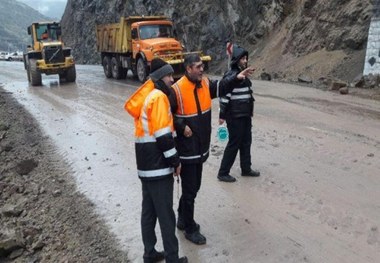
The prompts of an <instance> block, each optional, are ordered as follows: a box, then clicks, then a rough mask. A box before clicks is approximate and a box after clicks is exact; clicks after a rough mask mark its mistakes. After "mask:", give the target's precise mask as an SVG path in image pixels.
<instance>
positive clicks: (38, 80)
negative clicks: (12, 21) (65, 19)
mask: <svg viewBox="0 0 380 263" xmlns="http://www.w3.org/2000/svg"><path fill="white" fill-rule="evenodd" d="M28 34H29V35H30V36H31V38H32V44H31V45H29V46H28V49H27V52H26V53H24V67H25V69H26V71H27V76H28V81H29V82H30V83H31V84H32V86H39V85H42V77H41V74H46V75H53V74H58V75H59V81H60V82H62V81H64V80H65V81H67V82H75V79H76V70H75V63H74V58H73V57H72V55H71V48H68V47H65V45H64V43H63V41H62V37H61V25H60V23H58V22H40V23H33V24H32V25H31V26H29V27H28Z"/></svg>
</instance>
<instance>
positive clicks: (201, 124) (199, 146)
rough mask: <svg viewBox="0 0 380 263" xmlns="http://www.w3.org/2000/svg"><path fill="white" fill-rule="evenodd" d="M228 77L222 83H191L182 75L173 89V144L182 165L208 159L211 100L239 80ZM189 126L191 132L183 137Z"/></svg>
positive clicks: (206, 81)
mask: <svg viewBox="0 0 380 263" xmlns="http://www.w3.org/2000/svg"><path fill="white" fill-rule="evenodd" d="M236 75H237V74H235V75H231V76H229V77H228V78H224V79H223V80H221V81H212V80H209V79H208V78H205V77H204V78H203V79H202V81H201V82H200V83H194V82H192V81H191V80H189V78H188V77H187V76H186V75H185V76H183V77H182V78H180V79H179V80H178V81H177V82H176V83H175V84H173V86H172V88H173V90H174V92H175V94H176V96H175V100H176V103H175V104H176V105H175V107H173V110H174V112H175V114H174V119H175V128H176V131H177V137H176V145H177V149H178V152H179V157H180V159H181V163H199V162H204V161H206V160H207V158H208V156H209V149H210V141H211V100H212V99H213V98H216V97H220V96H224V95H225V94H227V93H228V92H231V90H232V87H233V85H236V83H238V82H239V81H238V80H237V79H236ZM186 125H187V126H189V127H190V129H191V130H192V132H193V135H192V136H191V137H185V136H184V135H183V131H184V128H185V126H186Z"/></svg>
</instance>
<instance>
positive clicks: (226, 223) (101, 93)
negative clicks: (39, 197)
mask: <svg viewBox="0 0 380 263" xmlns="http://www.w3.org/2000/svg"><path fill="white" fill-rule="evenodd" d="M0 82H1V83H3V86H4V87H3V88H4V89H5V90H6V91H7V92H12V95H13V96H14V97H15V98H16V99H17V101H18V102H19V103H20V104H22V105H23V106H24V107H25V108H26V109H27V110H28V111H29V112H30V113H31V114H32V115H33V116H34V117H35V118H36V119H37V121H38V122H39V124H40V125H41V127H42V129H43V131H44V132H45V133H46V134H47V135H48V136H49V137H51V138H52V140H53V141H54V143H55V145H56V147H57V150H58V152H59V154H60V155H61V156H62V160H64V161H66V162H67V163H69V164H70V166H71V168H72V170H73V171H75V172H74V174H73V178H74V180H75V181H76V184H77V185H78V189H79V191H81V192H82V193H84V194H85V195H86V196H87V197H88V198H89V199H90V200H91V201H92V202H93V203H95V207H96V212H97V213H98V214H100V216H101V217H103V218H104V219H105V221H106V222H107V224H108V225H109V226H110V228H111V229H112V232H113V233H114V234H115V235H116V237H117V238H118V241H119V246H120V247H121V248H122V249H123V250H125V251H127V252H128V257H129V259H130V260H131V262H142V253H143V246H142V241H141V235H140V223H139V222H140V221H139V220H140V211H141V208H140V206H141V184H140V181H139V179H138V178H137V175H136V165H135V157H134V142H133V138H134V137H133V129H134V128H133V127H134V126H133V120H132V118H131V117H130V116H129V115H128V114H127V113H126V112H124V110H123V104H124V101H125V99H126V98H128V97H129V96H130V95H131V94H132V93H133V92H134V91H135V90H136V89H137V87H138V85H139V83H138V82H136V81H133V80H131V79H127V80H120V81H116V80H112V79H106V78H105V76H104V74H103V71H102V68H101V67H100V66H81V65H78V66H77V82H76V83H75V84H64V83H63V84H60V83H59V81H58V77H57V76H43V86H41V87H31V86H29V85H28V82H27V81H26V73H25V71H24V69H23V65H22V63H17V62H14V63H7V62H0ZM254 85H255V94H256V95H255V97H256V104H255V116H254V120H253V145H252V161H253V167H254V168H255V169H258V170H260V171H261V177H259V178H246V177H244V178H243V177H241V176H240V169H239V165H238V164H239V160H238V159H237V160H236V162H235V165H234V167H233V169H232V171H231V174H232V175H233V176H236V178H237V182H236V183H232V184H229V183H223V182H219V181H218V180H217V178H216V176H217V171H218V168H219V164H220V160H221V157H222V154H223V149H224V147H225V143H221V142H218V141H217V140H216V129H217V127H218V125H217V122H218V116H217V113H218V110H217V109H218V103H217V101H216V100H215V101H214V104H213V107H214V108H213V136H212V138H213V141H212V146H211V156H210V158H209V160H208V161H207V163H206V164H205V165H204V173H203V181H202V187H201V190H200V192H199V195H198V197H197V199H196V211H195V218H196V220H197V222H198V223H199V224H200V225H201V228H202V233H203V234H204V235H205V236H206V237H207V244H206V245H203V246H196V245H193V244H191V243H189V242H188V241H187V240H186V239H185V238H184V236H183V233H182V232H180V231H178V232H177V236H178V238H179V242H180V255H186V256H187V257H188V258H189V262H202V263H203V262H336V263H338V262H355V263H356V262H378V260H379V258H380V233H379V232H380V229H379V228H380V202H379V200H380V158H379V157H380V103H379V101H376V100H370V99H365V98H361V97H358V96H352V95H340V94H337V93H332V92H327V91H321V90H317V89H313V88H307V87H299V86H294V85H289V84H280V83H273V82H262V81H254ZM174 189H175V190H174V203H175V205H174V206H175V207H174V208H175V209H176V207H177V204H178V196H179V195H180V193H179V192H178V191H179V190H178V188H177V185H175V188H174ZM78 231H80V230H78ZM158 248H162V244H161V239H160V238H159V242H158Z"/></svg>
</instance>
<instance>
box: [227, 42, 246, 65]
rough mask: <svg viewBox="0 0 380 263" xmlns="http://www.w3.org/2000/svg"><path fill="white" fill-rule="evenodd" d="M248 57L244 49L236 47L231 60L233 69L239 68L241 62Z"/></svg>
mask: <svg viewBox="0 0 380 263" xmlns="http://www.w3.org/2000/svg"><path fill="white" fill-rule="evenodd" d="M244 56H247V58H248V51H247V50H245V49H244V48H242V47H240V46H239V45H234V47H233V50H232V58H231V64H230V65H231V68H232V67H234V66H235V67H236V66H238V63H239V60H240V59H241V58H242V57H244Z"/></svg>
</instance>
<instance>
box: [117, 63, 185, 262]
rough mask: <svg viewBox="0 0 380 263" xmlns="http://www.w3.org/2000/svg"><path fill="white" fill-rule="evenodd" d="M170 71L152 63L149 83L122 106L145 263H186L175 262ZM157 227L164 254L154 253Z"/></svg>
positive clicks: (177, 167)
mask: <svg viewBox="0 0 380 263" xmlns="http://www.w3.org/2000/svg"><path fill="white" fill-rule="evenodd" d="M172 73H173V68H172V67H171V66H170V65H169V64H167V63H166V62H164V61H163V60H161V59H153V60H152V63H151V73H150V79H149V80H147V81H146V82H145V83H144V84H143V85H142V86H141V87H140V88H139V89H138V90H137V91H136V92H135V93H134V94H133V95H132V96H131V97H130V98H129V99H128V100H127V101H126V103H125V105H124V108H125V109H126V110H127V111H128V113H129V114H131V115H132V117H133V118H134V120H135V151H136V162H137V173H138V176H139V178H140V179H141V183H142V199H143V200H142V213H141V231H142V239H143V243H144V256H143V258H144V263H147V262H158V261H161V260H163V259H164V258H165V260H166V262H175V263H177V262H181V263H183V262H187V258H186V257H181V258H178V240H177V237H176V236H175V214H174V211H173V183H174V178H173V174H174V175H175V176H178V175H179V174H180V171H181V164H180V160H179V157H178V153H177V150H176V148H175V143H174V134H175V133H174V126H173V116H172V114H171V111H170V103H169V99H168V96H169V94H170V85H171V84H172V83H173V82H174V80H173V77H172ZM157 218H158V221H159V223H160V228H161V234H162V241H163V245H164V250H165V251H164V252H158V251H157V250H156V249H155V245H156V242H157V238H156V233H155V226H156V221H157Z"/></svg>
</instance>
